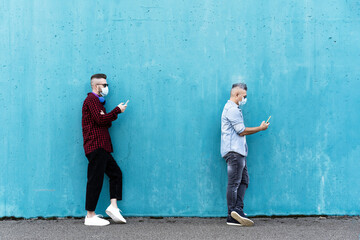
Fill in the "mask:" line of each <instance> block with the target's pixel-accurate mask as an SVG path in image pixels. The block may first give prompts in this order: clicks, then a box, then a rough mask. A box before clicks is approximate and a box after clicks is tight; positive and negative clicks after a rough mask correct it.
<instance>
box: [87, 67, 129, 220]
mask: <svg viewBox="0 0 360 240" xmlns="http://www.w3.org/2000/svg"><path fill="white" fill-rule="evenodd" d="M91 88H92V92H90V93H88V96H87V98H86V99H85V101H84V104H83V108H82V130H83V137H84V150H85V155H86V157H87V159H88V160H89V165H88V171H87V186H86V204H85V209H86V210H87V215H86V217H85V225H89V226H105V225H108V224H110V222H109V221H107V220H105V219H102V218H100V217H99V216H98V215H96V214H95V208H96V205H97V202H98V199H99V195H100V192H101V188H102V184H103V180H104V173H106V175H108V177H109V178H110V205H109V207H108V208H107V209H106V211H105V212H106V214H108V215H109V216H110V217H111V218H112V219H113V220H114V221H115V222H116V223H126V220H125V219H124V218H123V216H122V215H121V213H120V209H119V208H118V206H117V201H118V200H121V199H122V173H121V170H120V168H119V166H118V165H117V163H116V161H115V160H114V158H113V157H112V155H111V153H112V152H113V146H112V143H111V138H110V134H109V131H108V129H109V127H111V122H112V121H114V120H116V119H117V117H118V114H120V113H122V112H124V111H125V109H126V107H127V104H125V105H124V103H120V104H119V105H118V106H117V107H115V108H114V109H113V110H112V111H111V112H109V113H106V110H105V107H104V104H105V98H104V97H105V96H106V95H107V94H108V92H109V88H108V84H107V81H106V75H105V74H95V75H93V76H91Z"/></svg>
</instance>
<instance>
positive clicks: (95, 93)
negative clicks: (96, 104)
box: [91, 92, 99, 98]
mask: <svg viewBox="0 0 360 240" xmlns="http://www.w3.org/2000/svg"><path fill="white" fill-rule="evenodd" d="M91 93H92V94H94V95H95V96H97V97H98V98H99V95H97V94H96V93H94V92H91Z"/></svg>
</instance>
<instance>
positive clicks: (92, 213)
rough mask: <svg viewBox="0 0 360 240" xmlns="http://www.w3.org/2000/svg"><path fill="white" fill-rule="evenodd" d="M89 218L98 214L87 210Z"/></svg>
mask: <svg viewBox="0 0 360 240" xmlns="http://www.w3.org/2000/svg"><path fill="white" fill-rule="evenodd" d="M86 216H87V217H88V218H92V217H95V216H96V214H95V212H89V211H88V212H87V215H86Z"/></svg>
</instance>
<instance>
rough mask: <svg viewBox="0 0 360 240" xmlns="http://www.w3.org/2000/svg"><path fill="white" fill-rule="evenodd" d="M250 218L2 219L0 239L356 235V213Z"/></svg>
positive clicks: (359, 231)
mask: <svg viewBox="0 0 360 240" xmlns="http://www.w3.org/2000/svg"><path fill="white" fill-rule="evenodd" d="M252 219H253V220H254V222H255V225H254V226H253V227H235V226H227V225H226V219H225V218H161V219H154V218H127V220H128V223H127V224H115V223H113V222H111V224H110V225H109V226H105V227H89V226H85V225H84V224H83V219H56V220H38V219H32V220H2V221H0V239H1V240H3V239H292V240H293V239H341V240H345V239H346V240H347V239H356V240H359V239H360V238H359V234H360V217H326V218H319V217H286V218H252Z"/></svg>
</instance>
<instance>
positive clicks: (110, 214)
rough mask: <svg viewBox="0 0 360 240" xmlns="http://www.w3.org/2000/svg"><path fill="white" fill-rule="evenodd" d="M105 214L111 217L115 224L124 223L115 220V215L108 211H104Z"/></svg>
mask: <svg viewBox="0 0 360 240" xmlns="http://www.w3.org/2000/svg"><path fill="white" fill-rule="evenodd" d="M105 212H106V214H107V215H109V217H111V219H112V220H114V222H116V223H126V221H125V222H124V221H122V220H120V219H118V218H116V217H115V215H114V214H112V213H111V212H110V211H108V210H105Z"/></svg>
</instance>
